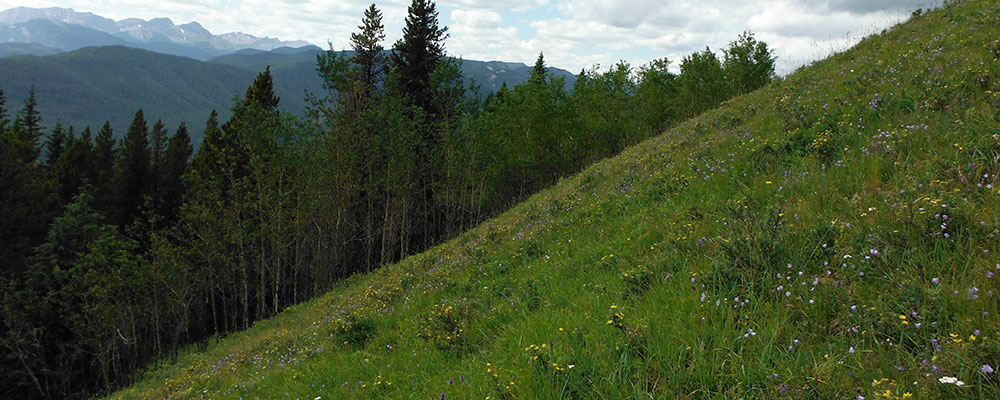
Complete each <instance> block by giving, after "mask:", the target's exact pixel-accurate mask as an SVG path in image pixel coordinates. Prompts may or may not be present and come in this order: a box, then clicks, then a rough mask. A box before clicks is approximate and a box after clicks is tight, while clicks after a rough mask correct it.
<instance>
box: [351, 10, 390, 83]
mask: <svg viewBox="0 0 1000 400" xmlns="http://www.w3.org/2000/svg"><path fill="white" fill-rule="evenodd" d="M358 29H360V30H361V31H360V32H357V33H352V34H351V48H352V49H353V50H354V57H353V58H352V59H351V62H352V63H354V64H355V65H357V66H358V68H360V71H359V75H360V76H359V81H360V82H361V85H362V87H363V88H364V94H365V97H370V95H371V92H372V91H374V90H375V88H376V87H377V86H378V84H379V82H380V81H381V79H382V77H383V76H384V75H385V68H386V64H385V62H386V57H385V54H384V53H383V50H384V49H383V48H382V41H383V40H385V27H384V26H383V25H382V13H381V12H380V11H379V10H378V8H375V3H372V5H371V6H369V7H368V9H367V10H365V17H364V19H362V21H361V25H360V26H358Z"/></svg>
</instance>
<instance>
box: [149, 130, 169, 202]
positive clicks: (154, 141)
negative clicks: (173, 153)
mask: <svg viewBox="0 0 1000 400" xmlns="http://www.w3.org/2000/svg"><path fill="white" fill-rule="evenodd" d="M167 133H168V132H167V128H166V127H164V126H163V120H159V119H158V120H156V122H155V123H153V130H152V131H150V133H149V150H150V153H149V177H150V181H149V186H150V187H149V194H150V197H152V198H153V202H154V203H159V202H160V197H161V196H162V195H163V192H162V188H161V187H160V185H161V184H162V183H163V179H162V173H163V171H162V170H163V168H164V163H165V161H166V156H167V139H168V138H167ZM158 208H159V207H157V209H158Z"/></svg>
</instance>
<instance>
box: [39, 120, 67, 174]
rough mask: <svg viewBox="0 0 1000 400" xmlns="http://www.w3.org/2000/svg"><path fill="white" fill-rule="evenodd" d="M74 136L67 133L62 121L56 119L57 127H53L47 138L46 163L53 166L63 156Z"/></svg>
mask: <svg viewBox="0 0 1000 400" xmlns="http://www.w3.org/2000/svg"><path fill="white" fill-rule="evenodd" d="M71 139H72V138H70V137H69V135H67V134H66V131H65V130H63V126H62V122H59V121H56V126H55V128H52V133H50V134H49V137H48V138H46V140H45V163H46V165H48V166H49V167H51V166H53V165H54V164H55V163H56V162H57V161H59V157H60V156H62V153H63V151H65V150H66V145H67V142H69V141H70V140H71Z"/></svg>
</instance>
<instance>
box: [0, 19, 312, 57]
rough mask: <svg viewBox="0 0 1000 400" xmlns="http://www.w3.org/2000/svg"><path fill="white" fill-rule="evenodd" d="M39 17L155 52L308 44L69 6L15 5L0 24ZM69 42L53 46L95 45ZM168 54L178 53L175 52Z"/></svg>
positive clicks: (21, 38)
mask: <svg viewBox="0 0 1000 400" xmlns="http://www.w3.org/2000/svg"><path fill="white" fill-rule="evenodd" d="M38 19H44V20H50V21H54V22H58V23H65V24H73V25H79V26H82V27H84V28H89V29H92V30H96V31H99V32H103V33H106V34H110V35H112V36H115V37H117V38H119V39H122V40H125V41H127V42H133V43H137V44H140V46H139V47H143V46H142V44H155V45H156V46H154V47H155V48H154V50H157V51H168V50H165V49H164V48H163V46H164V44H176V45H180V46H188V47H190V48H191V50H193V51H196V52H198V53H204V54H207V55H209V56H211V55H218V54H225V53H229V52H233V51H236V50H240V49H244V48H253V49H258V50H271V49H275V48H279V47H302V46H307V45H309V44H310V43H308V42H305V41H301V40H293V41H282V40H280V39H277V38H271V37H257V36H254V35H251V34H247V33H243V32H232V33H226V34H222V35H214V34H212V32H210V31H209V30H208V29H205V27H204V26H202V25H201V24H200V23H198V22H196V21H191V22H188V23H185V24H181V25H176V24H174V21H173V20H171V19H170V18H167V17H158V18H153V19H150V20H144V19H142V18H124V19H121V20H118V21H115V20H112V19H109V18H105V17H102V16H99V15H96V14H93V13H90V12H77V11H76V10H73V9H72V8H60V7H49V8H31V7H16V8H11V9H9V10H6V11H3V12H0V24H5V25H9V26H13V25H17V24H23V23H27V22H29V21H32V20H38ZM6 36H11V37H5V32H4V31H3V29H0V42H11V41H16V42H25V43H39V44H44V45H47V46H53V45H55V43H52V42H51V41H49V42H45V39H42V38H33V37H32V35H30V34H24V33H21V34H18V35H16V37H13V36H14V34H12V33H7V34H6ZM33 39H35V40H33ZM71 42H72V44H66V45H62V46H55V47H59V48H61V49H62V50H75V49H77V48H80V47H84V46H87V45H91V46H92V45H95V44H87V43H86V41H85V40H76V41H71ZM103 44H109V43H107V41H105V42H103V43H100V44H96V45H103ZM178 51H180V50H178ZM168 52H169V51H168ZM171 54H180V53H177V52H174V53H171Z"/></svg>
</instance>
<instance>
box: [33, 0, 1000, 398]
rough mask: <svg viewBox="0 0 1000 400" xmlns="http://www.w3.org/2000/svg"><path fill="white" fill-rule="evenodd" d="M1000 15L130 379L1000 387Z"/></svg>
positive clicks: (944, 13)
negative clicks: (349, 323)
mask: <svg viewBox="0 0 1000 400" xmlns="http://www.w3.org/2000/svg"><path fill="white" fill-rule="evenodd" d="M998 15H1000V8H998V6H997V5H996V4H994V3H991V2H984V1H968V2H949V3H948V4H947V5H945V6H944V8H942V9H939V10H933V11H928V12H926V13H924V14H922V15H921V16H920V17H919V18H916V19H914V20H912V21H910V22H908V23H906V24H904V25H901V26H899V27H896V28H893V29H891V30H888V31H887V32H885V33H883V34H881V35H876V36H872V37H869V38H867V39H865V40H864V41H862V42H861V43H860V44H859V45H858V46H856V47H855V48H853V49H851V50H848V51H847V52H845V53H842V54H838V55H835V56H833V57H832V58H831V59H828V60H825V61H821V62H818V63H816V64H814V65H812V66H809V67H806V68H803V69H802V70H800V71H799V72H797V73H795V74H793V75H791V76H789V77H787V78H786V79H783V80H782V81H781V82H777V83H773V84H771V85H769V86H766V87H764V88H763V89H761V90H759V91H757V92H754V93H753V94H752V95H750V96H740V97H736V98H734V99H731V100H729V101H728V102H725V104H723V105H722V106H721V107H719V108H716V109H713V110H708V111H705V112H702V113H701V114H699V115H698V116H697V117H695V118H693V119H690V120H687V121H685V122H682V123H679V124H678V125H675V126H673V127H672V128H670V129H668V130H667V131H666V132H664V133H663V134H662V135H660V136H657V137H653V138H651V139H649V140H646V141H643V142H641V143H638V144H635V145H633V146H630V147H627V148H625V149H624V150H623V151H622V153H621V154H620V155H619V156H617V157H614V158H610V159H607V160H603V161H599V162H597V163H596V164H594V165H591V166H589V167H587V169H586V170H585V171H584V172H582V173H581V174H579V175H576V176H572V177H566V178H564V179H562V181H560V182H558V183H556V184H555V185H554V186H553V187H551V188H549V189H545V190H543V191H541V192H540V193H538V194H536V195H534V196H533V197H532V198H530V199H528V200H527V201H525V202H523V203H520V204H518V205H516V206H514V207H513V208H512V209H510V210H509V211H507V212H504V213H503V214H500V215H498V216H497V217H495V218H492V219H489V220H487V221H486V222H483V223H481V224H479V225H476V226H475V227H473V228H472V229H470V230H468V231H466V232H464V233H462V234H460V235H458V236H456V237H454V238H453V239H452V240H449V241H448V242H446V243H444V244H441V245H439V246H435V247H432V248H430V249H428V250H426V251H425V252H423V253H421V254H417V255H415V256H412V257H407V258H404V259H402V260H401V261H400V262H398V263H395V264H390V265H387V266H385V267H383V268H380V269H378V270H377V271H375V272H373V273H370V274H364V275H358V276H355V277H353V278H349V279H348V280H346V281H343V282H342V283H339V284H337V285H335V286H334V287H333V288H332V290H331V291H330V292H329V293H328V294H326V295H323V296H321V297H319V298H317V299H314V300H311V301H309V302H307V303H305V304H303V305H300V306H296V307H293V308H292V309H290V310H288V311H287V312H284V313H281V314H278V315H276V316H274V317H273V318H271V319H269V320H267V321H264V322H261V323H259V324H256V325H255V326H253V327H251V328H250V329H248V330H246V331H244V332H240V333H235V334H233V335H232V336H231V337H229V338H227V339H224V340H222V341H220V342H218V343H215V344H211V345H208V346H207V348H206V349H204V351H198V352H192V353H191V354H185V355H182V356H180V357H179V358H178V360H177V361H176V362H175V363H170V364H169V365H167V366H165V367H163V368H159V369H156V370H154V371H152V372H150V374H149V375H148V376H147V377H146V378H145V379H144V380H142V381H141V382H139V383H138V384H137V385H135V386H131V387H129V388H126V389H123V390H121V391H119V392H116V393H114V394H113V397H122V398H128V397H140V398H141V397H152V398H160V397H198V396H205V397H219V398H238V397H285V396H287V397H301V398H316V397H323V398H373V397H377V398H407V397H421V398H440V397H441V395H442V393H443V394H444V395H445V396H446V398H485V397H487V396H490V397H492V398H525V397H530V398H649V397H651V398H741V397H742V398H857V397H858V396H861V397H864V398H996V397H998V395H1000V387H998V386H997V379H996V375H995V374H996V371H995V368H997V365H996V362H995V357H996V354H997V348H996V345H995V342H996V336H997V334H998V332H997V320H996V318H997V316H996V315H995V314H996V308H997V304H996V296H995V293H996V291H997V290H1000V288H998V287H997V279H998V278H996V277H995V273H997V272H998V271H997V270H996V264H997V263H998V260H997V258H996V254H995V251H993V248H994V247H995V242H996V235H997V229H998V226H997V223H998V222H997V220H996V217H995V216H996V215H997V211H998V210H997V204H1000V203H997V201H996V196H997V187H996V185H997V182H996V179H995V174H996V173H997V171H998V170H1000V167H998V166H997V161H996V158H995V156H996V154H997V149H998V148H1000V147H998V141H997V138H995V137H993V136H992V134H989V133H987V134H984V133H983V132H992V131H995V127H996V124H997V123H998V121H997V119H996V115H995V114H996V113H995V109H996V106H997V104H998V103H997V96H996V95H995V93H997V92H998V91H1000V86H998V85H1000V78H998V75H997V72H996V70H997V64H996V62H997V61H996V60H995V57H996V55H995V54H994V53H993V52H992V50H993V48H995V47H996V46H997V44H996V42H995V40H996V39H995V38H996V37H997V32H996V28H995V27H997V26H1000V24H998V22H1000V21H998V20H997V16H998ZM682 74H683V73H682ZM586 75H587V74H586V73H585V74H584V76H586ZM973 77H974V78H973ZM609 80H610V81H613V79H610V77H609ZM678 80H681V79H680V77H678ZM585 84H588V85H589V84H590V83H586V82H585ZM682 87H683V86H682ZM516 91H517V88H512V89H509V90H508V91H505V92H501V93H503V94H502V95H497V96H494V98H493V99H492V100H491V102H492V104H488V105H485V106H484V107H483V110H486V111H484V112H483V113H482V114H479V115H477V117H478V118H484V119H485V118H486V117H490V118H496V119H494V120H493V121H503V118H501V117H500V116H498V115H500V114H499V113H497V110H502V109H504V108H505V107H511V108H512V109H513V108H514V107H516V106H517V105H518V104H523V102H524V101H527V100H526V99H528V98H530V97H529V96H527V94H533V95H537V96H538V97H537V98H536V99H538V98H542V99H544V96H543V95H542V94H539V93H545V92H543V91H540V90H539V91H534V92H532V91H529V90H527V89H526V88H522V89H520V91H521V93H520V94H516V95H515V92H516ZM876 94H877V95H878V96H876ZM570 96H572V95H570ZM389 98H390V99H391V97H389ZM498 98H500V99H499V100H498ZM877 98H880V99H881V100H875V99H877ZM514 100H517V101H516V102H515V101H514ZM507 101H510V103H509V104H505V102H507ZM386 103H387V104H390V103H391V104H394V105H393V107H405V105H401V104H402V102H401V101H400V100H398V99H394V100H391V101H387V102H386ZM584 104H585V102H584ZM520 110H530V108H523V109H520ZM593 115H594V116H593V117H592V118H594V119H595V120H597V116H600V114H597V113H594V114H593ZM389 119H391V118H389ZM607 120H612V119H610V118H609V119H607ZM461 121H463V120H461V119H460V122H461ZM522 121H530V118H527V117H526V118H524V119H523V120H522ZM797 121H801V122H802V123H799V122H797ZM956 121H961V123H959V122H956ZM560 122H561V121H560ZM790 122H795V123H794V125H795V126H794V127H789V128H786V124H789V123H790ZM817 122H820V123H819V125H816V123H817ZM407 123H410V122H409V121H408V120H407V119H406V118H401V119H399V120H396V121H391V124H399V125H398V126H404V124H407ZM462 123H463V124H464V123H468V125H460V126H468V128H469V130H460V131H458V132H461V133H463V134H466V135H468V136H456V137H455V138H454V141H455V142H457V143H461V142H462V141H461V140H459V139H461V138H462V137H472V138H482V137H487V136H486V135H485V134H483V135H482V136H477V135H480V134H481V132H483V131H486V130H485V129H486V128H493V125H490V124H482V125H478V124H475V123H473V122H472V121H467V122H462ZM519 123H524V125H523V126H529V125H527V123H525V122H519ZM494 125H495V124H494ZM392 126H396V125H392ZM472 128H475V129H472ZM795 128H798V129H799V131H797V132H796V131H795ZM480 129H482V130H483V131H480ZM495 129H496V130H495V131H492V132H503V131H502V130H501V128H500V127H496V128H495ZM403 131H405V130H404V129H400V132H403ZM826 131H830V132H831V134H833V135H832V136H831V137H832V138H833V139H835V141H836V143H837V146H838V147H839V150H838V151H836V152H829V153H827V152H825V151H824V152H820V151H815V150H813V149H812V143H813V142H814V140H815V139H816V137H817V136H813V134H815V133H821V132H826ZM534 132H545V130H542V129H539V130H538V131H533V132H532V133H534ZM572 132H574V133H575V132H576V131H572ZM517 133H522V134H523V131H517ZM515 134H516V133H509V134H507V135H506V136H500V137H491V138H490V139H491V140H496V141H497V142H493V143H502V142H500V140H508V139H509V138H512V137H517V136H514V135H515ZM390 138H391V139H393V140H396V139H397V138H396V137H395V136H391V137H390ZM310 139H311V140H317V141H316V142H310V143H311V144H315V143H323V142H321V141H319V138H310ZM327 139H329V138H327ZM410 139H412V140H415V141H416V140H419V138H418V137H416V136H412V137H410ZM469 143H470V147H469V148H472V149H478V147H477V146H482V144H480V143H488V142H479V143H477V142H475V141H470V142H469ZM472 144H475V145H472ZM315 147H317V148H318V147H320V146H315ZM496 148H502V147H494V148H493V149H496ZM324 151H332V150H331V149H330V148H327V147H324ZM494 153H499V152H497V151H495V152H494ZM463 154H464V155H465V156H467V157H469V159H473V158H472V157H479V156H480V154H477V153H474V152H468V153H463ZM482 155H483V156H495V157H497V159H500V160H502V159H503V158H502V157H504V156H508V155H507V154H491V153H490V152H483V153H482ZM486 165H489V166H490V167H491V168H497V169H498V170H502V169H499V168H500V167H502V166H503V164H502V163H501V162H497V164H486ZM387 168H390V169H391V168H399V167H398V166H395V165H391V164H390V165H388V166H387ZM470 169H474V168H470ZM489 169H490V168H483V170H486V171H488V170H489ZM396 172H398V173H405V172H408V171H405V170H396ZM396 172H394V173H396ZM475 172H476V174H483V175H472V172H470V173H469V174H470V176H475V177H478V176H487V177H488V176H490V175H487V174H486V173H485V172H482V171H475ZM501 175H502V174H499V173H498V174H497V176H501ZM505 178H506V177H505ZM323 179H324V181H323V182H324V183H326V182H331V181H333V182H336V181H337V180H335V179H333V178H332V177H330V176H324V177H323ZM470 181H472V182H475V180H470ZM406 183H408V182H407V181H405V180H400V181H395V182H393V185H404V184H406ZM486 186H489V185H486ZM492 187H493V188H494V189H496V188H503V186H500V185H498V186H492ZM414 198H417V199H418V198H419V194H418V197H407V199H408V200H409V199H414ZM456 198H461V197H456ZM394 204H395V203H394ZM391 208H392V209H396V207H391ZM333 215H336V214H335V213H333ZM946 216H947V217H946ZM324 232H326V231H324ZM324 234H325V233H324ZM346 237H348V238H350V236H346ZM778 242H780V243H778ZM730 267H732V269H726V268H730ZM642 268H645V269H647V270H648V271H649V274H648V275H646V274H645V272H642ZM625 273H628V274H629V276H633V274H637V275H635V276H636V277H637V278H636V279H630V278H628V279H627V278H625V276H624V274H625ZM640 276H641V277H643V278H639V277H640ZM645 276H649V278H648V279H647V278H644V277H645ZM528 282H531V283H530V284H529V283H528ZM647 285H648V289H643V288H644V287H646V286H647ZM529 288H531V289H529ZM991 293H992V294H991ZM532 299H537V300H532ZM532 303H534V304H536V305H535V306H531V304H532ZM466 304H468V305H475V307H474V308H470V309H469V311H468V312H465V311H461V310H460V306H461V305H466ZM442 305H445V307H447V306H452V307H454V308H453V309H452V311H450V312H446V313H443V314H442V311H441V307H442ZM445 309H446V308H445ZM435 313H438V314H435ZM351 314H355V315H365V316H370V318H371V320H372V325H373V326H374V327H376V328H375V329H374V330H373V331H371V332H372V333H371V336H370V337H368V339H367V341H366V342H365V344H364V345H355V346H347V347H344V346H341V345H340V344H341V343H342V342H341V341H339V340H338V339H337V338H330V337H329V335H328V334H327V333H329V332H332V328H331V326H335V325H331V324H338V323H339V322H340V321H341V320H342V319H343V318H344V316H346V315H351ZM442 315H443V316H442ZM449 315H450V316H449ZM427 318H431V320H430V321H428V320H427ZM609 322H610V323H609ZM456 327H457V329H461V330H462V332H463V335H465V339H466V340H467V341H468V343H473V344H474V345H473V346H465V347H462V348H460V350H461V351H455V348H450V347H448V346H438V345H436V344H432V343H430V342H429V341H428V340H427V339H424V337H423V334H421V336H419V337H418V336H417V335H416V334H417V333H418V332H421V333H422V332H424V330H425V329H426V330H431V331H432V332H433V333H434V337H435V338H436V337H437V336H438V335H439V334H445V337H446V336H447V334H446V332H455V328H456ZM29 338H30V336H29ZM263 365H267V368H263V367H262V366H263ZM26 382H29V384H30V378H29V380H28V381H26ZM914 382H916V384H914ZM958 382H962V384H961V385H959V384H958ZM390 383H391V384H390Z"/></svg>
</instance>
